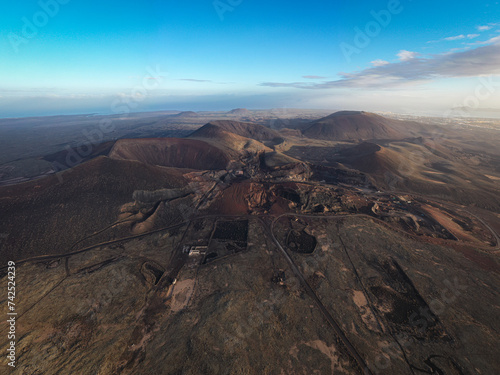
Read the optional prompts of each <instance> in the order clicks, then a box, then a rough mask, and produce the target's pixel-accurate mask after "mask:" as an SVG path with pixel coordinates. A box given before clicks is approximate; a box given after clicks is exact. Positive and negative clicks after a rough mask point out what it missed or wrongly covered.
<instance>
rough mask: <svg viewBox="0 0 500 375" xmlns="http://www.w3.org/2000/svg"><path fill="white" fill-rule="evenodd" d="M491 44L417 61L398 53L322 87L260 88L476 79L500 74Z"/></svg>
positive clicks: (497, 52)
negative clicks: (391, 59) (395, 59)
mask: <svg viewBox="0 0 500 375" xmlns="http://www.w3.org/2000/svg"><path fill="white" fill-rule="evenodd" d="M497 38H498V40H496V39H495V38H494V39H490V41H489V42H490V43H491V42H495V44H490V45H487V46H481V47H478V48H475V49H470V50H467V51H461V52H448V53H445V54H440V55H433V56H430V57H426V58H423V57H419V56H418V55H417V54H416V53H415V52H411V51H405V50H403V51H400V52H399V53H398V57H399V58H400V61H399V62H395V63H389V64H383V65H378V66H377V65H376V66H374V67H371V68H368V69H364V70H361V71H358V72H353V73H341V74H340V77H341V78H340V79H338V80H336V81H329V82H323V83H316V84H313V83H307V82H292V83H280V82H264V83H261V86H268V87H294V88H300V89H332V88H343V87H352V88H356V87H359V88H393V87H401V86H407V85H414V84H417V83H423V82H427V81H430V80H433V79H438V78H460V77H476V76H481V75H490V74H500V37H497Z"/></svg>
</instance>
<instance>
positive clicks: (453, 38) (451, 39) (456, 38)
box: [443, 34, 465, 42]
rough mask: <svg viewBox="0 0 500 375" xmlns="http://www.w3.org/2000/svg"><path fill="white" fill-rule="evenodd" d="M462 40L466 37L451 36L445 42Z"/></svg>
mask: <svg viewBox="0 0 500 375" xmlns="http://www.w3.org/2000/svg"><path fill="white" fill-rule="evenodd" d="M460 39H465V35H463V34H461V35H455V36H449V37H448V38H444V39H443V40H446V41H447V42H450V41H453V40H460Z"/></svg>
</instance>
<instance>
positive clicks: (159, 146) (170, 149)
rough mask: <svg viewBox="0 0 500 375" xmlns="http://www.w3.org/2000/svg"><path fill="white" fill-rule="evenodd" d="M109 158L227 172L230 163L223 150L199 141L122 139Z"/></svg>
mask: <svg viewBox="0 0 500 375" xmlns="http://www.w3.org/2000/svg"><path fill="white" fill-rule="evenodd" d="M109 156H110V157H111V158H113V159H123V160H137V161H140V162H142V163H145V164H149V165H159V166H164V167H175V168H190V169H201V170H205V169H224V168H225V167H226V165H227V163H228V162H229V160H230V157H229V155H228V154H227V153H225V152H223V151H222V150H220V149H219V148H217V147H215V146H212V145H210V144H208V143H207V142H203V141H200V140H195V139H179V138H154V139H153V138H151V139H122V140H119V141H118V142H116V144H115V146H114V147H113V149H112V150H111V153H110V154H109Z"/></svg>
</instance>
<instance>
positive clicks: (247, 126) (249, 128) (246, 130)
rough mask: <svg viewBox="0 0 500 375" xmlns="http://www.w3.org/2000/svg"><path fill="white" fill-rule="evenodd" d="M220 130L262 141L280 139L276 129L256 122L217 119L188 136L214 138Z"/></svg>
mask: <svg viewBox="0 0 500 375" xmlns="http://www.w3.org/2000/svg"><path fill="white" fill-rule="evenodd" d="M220 130H223V131H226V132H229V133H233V134H236V135H239V136H242V137H245V138H250V139H254V140H256V141H259V142H263V141H280V140H281V139H282V137H281V135H280V133H278V132H277V131H276V130H273V129H269V128H266V127H265V126H262V125H258V124H251V123H247V122H240V121H231V120H218V121H212V122H209V123H208V124H206V125H204V126H202V127H201V128H200V129H198V130H196V131H195V132H193V133H192V134H191V135H190V136H189V137H192V138H214V137H216V136H217V134H218V133H219V131H220Z"/></svg>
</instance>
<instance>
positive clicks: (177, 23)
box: [0, 0, 500, 117]
mask: <svg viewBox="0 0 500 375" xmlns="http://www.w3.org/2000/svg"><path fill="white" fill-rule="evenodd" d="M44 4H45V5H46V6H45V5H44ZM374 14H379V15H381V17H382V18H378V17H377V16H374ZM388 15H390V17H389V16H388ZM0 25H1V28H0V51H1V58H0V117H11V116H16V117H17V116H19V117H21V116H30V115H43V114H58V113H61V114H63V113H86V112H89V113H90V112H100V113H114V112H116V111H117V109H116V108H117V107H119V108H122V107H123V106H119V105H117V104H116V103H117V101H118V102H119V103H122V104H123V102H125V103H128V104H127V105H128V106H129V107H130V109H131V110H132V111H146V110H160V109H182V110H185V109H192V110H225V109H231V108H234V107H247V108H277V107H286V108H290V107H298V108H325V109H329V108H332V109H339V108H349V109H365V110H384V111H394V112H415V113H419V112H421V113H423V112H430V111H433V112H439V111H445V110H446V109H449V108H451V107H455V106H461V105H463V104H464V103H465V104H467V105H469V104H470V105H472V106H479V107H481V108H499V107H500V100H499V99H500V94H499V92H500V32H499V31H500V5H499V2H498V1H475V2H456V1H448V0H443V1H439V2H436V1H427V0H419V1H416V0H414V1H411V0H400V1H398V0H385V1H379V0H377V1H374V0H371V1H368V0H360V1H355V2H354V1H329V2H325V1H317V0H312V1H308V2H304V1H282V0H277V1H273V2H264V1H261V0H242V1H241V0H220V1H219V0H217V1H213V0H203V1H200V0H192V1H189V2H180V1H165V0H163V1H159V0H149V1H144V2H137V1H124V0H122V1H114V0H112V1H106V2H104V3H103V2H102V1H96V0H86V1H82V0H69V1H68V0H41V1H33V0H26V1H23V2H9V3H6V4H4V7H3V11H2V13H1V14H0ZM26 25H28V26H26ZM358 30H361V32H363V33H364V34H365V35H366V36H365V37H359V31H358ZM357 34H358V41H357V42H356V40H355V37H356V35H357ZM360 41H361V42H360ZM345 51H348V52H345ZM481 77H482V78H481ZM485 79H488V81H487V83H484V80H485ZM497 82H498V83H497ZM497 86H498V87H497ZM478 90H479V91H478ZM471 96H472V97H473V98H472V99H471Z"/></svg>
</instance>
